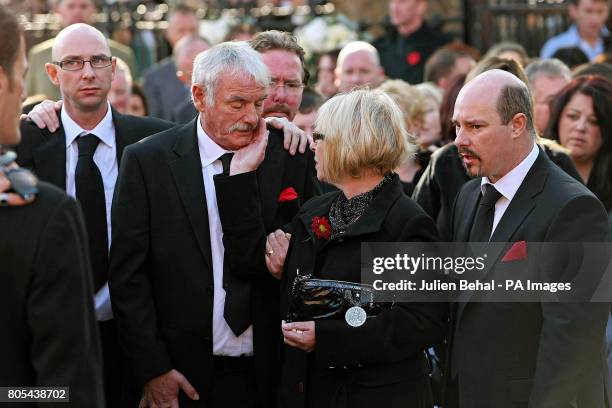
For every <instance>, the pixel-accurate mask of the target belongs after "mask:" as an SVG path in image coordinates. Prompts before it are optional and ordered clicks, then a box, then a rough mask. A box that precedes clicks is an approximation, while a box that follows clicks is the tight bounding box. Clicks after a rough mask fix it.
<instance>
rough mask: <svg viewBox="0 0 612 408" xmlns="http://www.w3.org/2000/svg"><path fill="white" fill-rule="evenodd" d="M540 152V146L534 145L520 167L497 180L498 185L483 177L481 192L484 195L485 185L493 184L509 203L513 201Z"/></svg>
mask: <svg viewBox="0 0 612 408" xmlns="http://www.w3.org/2000/svg"><path fill="white" fill-rule="evenodd" d="M539 152H540V149H539V148H538V145H537V144H536V143H534V144H533V148H532V149H531V152H530V153H529V154H528V155H527V157H525V158H524V159H523V161H522V162H520V163H519V164H518V166H516V167H515V168H513V169H512V170H510V171H509V172H508V173H507V174H506V175H505V176H504V177H502V178H500V179H499V180H497V183H491V181H490V180H489V178H488V177H483V178H482V180H481V181H480V190H481V191H482V194H484V192H485V189H484V185H485V184H492V185H493V186H495V189H496V190H497V191H499V192H500V193H501V195H503V196H504V197H505V198H506V199H507V200H508V201H512V199H513V198H514V195H515V194H516V192H517V191H518V189H519V187H520V186H521V184H523V180H525V177H526V176H527V173H528V172H529V169H531V166H533V163H535V161H536V159H537V158H538V153H539Z"/></svg>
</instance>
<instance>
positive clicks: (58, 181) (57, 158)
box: [32, 125, 66, 190]
mask: <svg viewBox="0 0 612 408" xmlns="http://www.w3.org/2000/svg"><path fill="white" fill-rule="evenodd" d="M42 137H43V138H44V139H45V140H44V142H43V143H42V144H40V145H38V146H36V147H35V149H34V151H33V152H32V156H33V160H34V168H35V170H36V174H37V175H38V177H39V178H40V179H42V180H45V181H46V182H48V183H51V184H54V185H56V186H57V187H59V188H61V189H62V190H66V134H65V133H64V128H63V127H62V126H61V125H60V127H59V129H58V130H56V131H55V132H54V133H49V132H47V131H46V129H45V130H44V131H43V136H42Z"/></svg>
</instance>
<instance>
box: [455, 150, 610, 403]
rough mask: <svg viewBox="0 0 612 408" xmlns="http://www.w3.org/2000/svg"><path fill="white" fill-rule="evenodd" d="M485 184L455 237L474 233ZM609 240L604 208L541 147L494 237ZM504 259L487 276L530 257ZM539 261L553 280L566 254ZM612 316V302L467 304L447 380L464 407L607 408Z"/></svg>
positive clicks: (470, 186) (466, 191)
mask: <svg viewBox="0 0 612 408" xmlns="http://www.w3.org/2000/svg"><path fill="white" fill-rule="evenodd" d="M480 184H481V181H480V179H475V180H472V181H470V182H468V183H467V184H466V185H465V186H464V187H463V189H462V190H461V192H460V193H459V196H458V197H457V201H456V204H455V206H454V213H453V219H454V220H455V221H454V222H453V232H452V236H453V240H455V241H460V242H463V241H468V239H469V233H470V229H471V226H472V224H473V219H474V216H475V212H476V208H477V206H478V203H479V200H480V197H481V195H482V194H481V192H480ZM607 236H608V226H607V218H606V213H605V210H604V208H603V206H602V204H601V203H600V202H599V201H598V200H597V198H596V197H595V196H594V195H593V194H592V193H591V192H590V191H588V189H587V188H586V187H585V186H584V185H582V184H581V183H579V182H577V181H576V180H575V179H573V178H572V177H570V176H569V175H567V174H566V173H565V172H563V171H562V170H561V169H560V168H559V167H558V166H555V165H554V164H553V163H552V162H551V160H549V159H548V157H547V155H545V154H543V151H542V150H541V149H540V152H539V155H538V158H537V159H536V161H535V163H534V164H533V166H532V167H531V169H530V170H529V172H528V174H527V176H526V177H525V180H524V181H523V183H522V184H521V186H520V187H519V189H518V191H517V193H516V195H515V196H514V198H513V199H512V201H511V202H510V205H509V207H508V209H507V210H506V212H505V213H504V215H503V216H502V218H501V220H500V221H499V224H498V225H497V227H496V229H495V231H494V233H493V235H492V237H491V241H494V242H507V243H509V244H508V245H507V247H510V245H511V244H512V243H514V242H519V241H525V242H527V243H530V242H603V241H606V240H607ZM529 253H530V252H529V251H528V252H527V254H528V255H529ZM502 255H503V250H502V251H500V252H497V253H491V251H489V262H491V264H492V266H491V271H493V272H490V275H486V276H485V278H489V277H490V276H493V275H492V274H495V273H496V271H497V270H499V271H504V270H506V269H507V268H519V269H518V270H516V272H517V273H518V272H519V271H520V270H521V268H524V267H525V266H524V264H523V263H522V262H523V261H517V262H510V263H508V262H506V263H502V262H500V261H499V260H500V259H501V257H502ZM560 255H565V254H557V256H558V257H559V258H562V256H560ZM528 260H529V257H528V258H527V260H526V261H528ZM537 261H538V262H542V265H541V266H540V268H542V271H544V273H546V274H547V276H551V277H552V278H550V279H551V281H555V279H554V278H555V277H557V278H558V277H559V273H560V272H559V271H561V270H563V268H561V267H560V266H559V262H561V261H563V259H558V258H557V257H546V256H541V257H539V258H538V259H537ZM561 265H563V264H562V263H561ZM504 268H506V269H504ZM510 272H511V271H510ZM592 272H593V273H597V271H592ZM516 276H518V275H516ZM593 280H594V281H597V282H599V279H597V277H593ZM608 313H609V304H607V303H588V304H585V303H577V302H572V303H564V302H557V303H534V302H532V303H527V302H524V303H519V302H516V303H479V302H471V303H461V304H459V306H458V307H456V308H455V310H454V313H453V319H452V322H453V326H454V328H452V329H451V338H450V342H449V343H450V353H451V356H450V358H449V359H448V360H449V367H448V370H447V373H448V375H447V380H448V382H447V386H448V387H449V389H451V390H453V389H454V390H455V391H456V386H457V385H458V391H459V406H460V407H461V408H490V407H499V408H506V407H507V408H510V407H527V406H529V407H538V408H539V407H551V408H552V407H555V408H557V407H558V408H562V407H563V408H565V407H568V408H569V407H570V406H573V405H572V404H571V401H572V400H573V399H574V398H577V400H578V405H577V406H578V407H579V408H586V407H589V408H590V407H593V408H596V407H603V406H604V402H603V399H604V392H605V390H604V389H605V387H606V386H607V385H606V383H607V381H608V379H607V369H606V364H605V359H604V354H603V352H604V339H605V327H606V322H607V316H608ZM451 394H452V393H449V394H448V395H451ZM446 406H449V407H453V406H454V405H453V404H450V403H449V404H448V405H446Z"/></svg>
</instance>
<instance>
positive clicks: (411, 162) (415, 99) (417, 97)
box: [378, 79, 431, 196]
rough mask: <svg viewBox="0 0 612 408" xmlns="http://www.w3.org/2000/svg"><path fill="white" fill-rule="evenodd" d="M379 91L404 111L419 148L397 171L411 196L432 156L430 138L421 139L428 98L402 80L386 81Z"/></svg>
mask: <svg viewBox="0 0 612 408" xmlns="http://www.w3.org/2000/svg"><path fill="white" fill-rule="evenodd" d="M378 89H380V90H381V91H385V92H386V93H387V94H388V95H389V96H391V98H392V99H393V101H394V102H395V103H396V104H397V106H398V107H399V108H400V109H401V110H402V114H403V115H404V119H405V124H406V130H407V131H408V135H409V137H410V139H411V140H412V141H413V142H414V143H416V144H417V147H418V151H417V153H416V155H415V156H414V158H410V159H408V160H405V161H403V162H402V163H401V164H400V166H399V167H398V168H397V169H395V172H396V173H397V175H398V176H399V178H400V180H401V182H402V186H403V188H404V193H406V195H407V196H410V195H411V194H412V191H413V190H414V186H415V185H416V183H418V181H419V178H420V177H421V174H423V171H424V170H425V167H427V164H428V163H429V157H430V156H431V150H429V146H430V144H429V143H428V138H427V137H423V138H422V137H421V131H422V130H423V129H424V127H425V111H426V109H427V102H426V98H425V96H424V95H423V94H422V93H421V92H420V91H418V90H417V89H416V87H414V86H411V85H409V84H408V82H405V81H402V80H401V79H389V80H386V81H385V82H383V83H382V84H381V85H380V86H379V88H378ZM419 141H423V144H421V143H419Z"/></svg>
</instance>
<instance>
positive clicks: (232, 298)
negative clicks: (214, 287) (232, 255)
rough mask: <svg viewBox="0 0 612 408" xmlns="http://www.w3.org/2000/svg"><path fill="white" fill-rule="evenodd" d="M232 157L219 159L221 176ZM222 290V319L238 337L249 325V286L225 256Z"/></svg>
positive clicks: (231, 154) (223, 156) (226, 170)
mask: <svg viewBox="0 0 612 408" xmlns="http://www.w3.org/2000/svg"><path fill="white" fill-rule="evenodd" d="M233 156H234V153H225V154H223V155H222V156H221V157H219V160H221V164H222V165H223V174H224V175H226V176H229V172H230V164H231V162H232V157H233ZM223 289H225V306H224V310H223V317H224V318H225V321H226V322H227V325H228V326H229V327H230V329H232V332H233V333H234V334H235V335H236V337H238V336H240V335H241V334H242V333H244V331H245V330H246V329H248V328H249V326H250V325H251V321H252V318H251V285H250V284H249V283H248V282H246V281H245V280H243V279H240V278H238V277H235V276H234V275H233V274H232V272H231V270H230V264H229V261H228V257H227V256H225V257H224V259H223Z"/></svg>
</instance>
